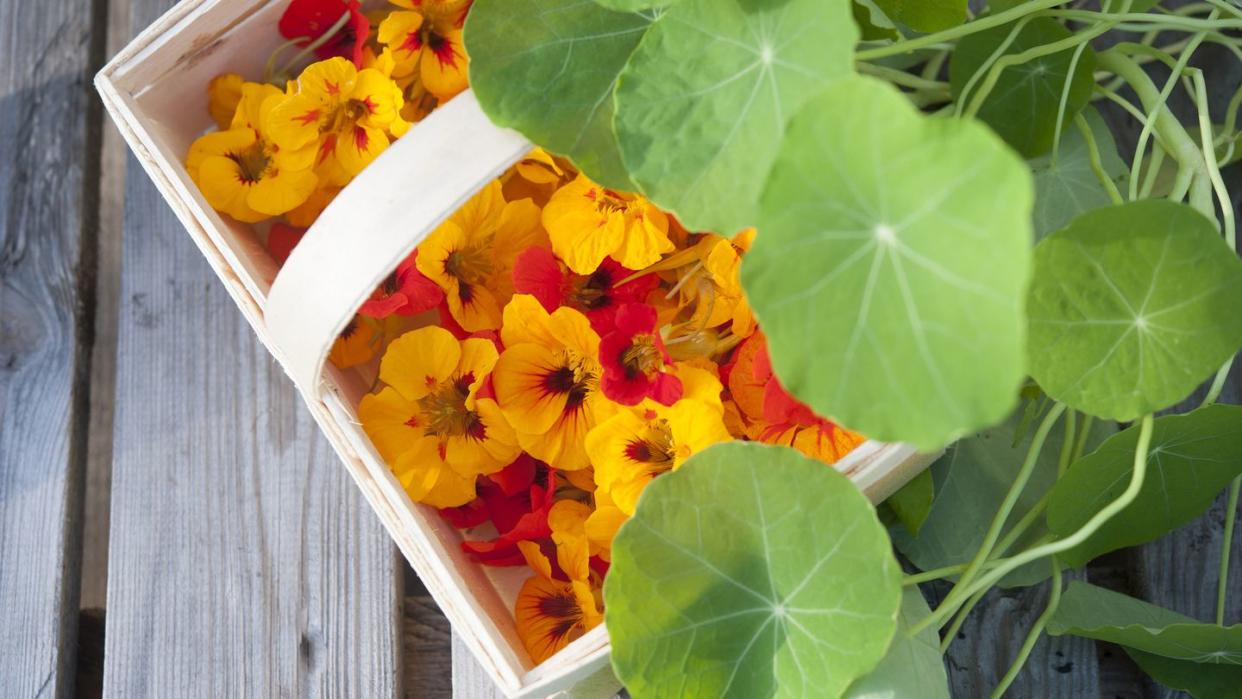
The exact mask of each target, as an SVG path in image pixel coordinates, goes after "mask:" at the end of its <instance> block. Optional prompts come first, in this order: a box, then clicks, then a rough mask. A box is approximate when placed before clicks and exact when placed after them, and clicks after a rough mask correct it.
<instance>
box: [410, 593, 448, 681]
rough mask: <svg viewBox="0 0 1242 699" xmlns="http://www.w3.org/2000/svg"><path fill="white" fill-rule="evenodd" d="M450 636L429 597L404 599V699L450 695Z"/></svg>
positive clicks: (441, 614)
mask: <svg viewBox="0 0 1242 699" xmlns="http://www.w3.org/2000/svg"><path fill="white" fill-rule="evenodd" d="M410 574H411V575H412V574H413V573H410ZM451 637H452V633H451V630H450V628H449V622H448V619H447V618H446V617H445V616H444V614H443V613H441V612H440V608H439V607H437V606H436V602H435V600H433V599H432V598H431V596H430V595H428V594H426V592H424V593H423V594H420V595H415V596H407V597H406V598H405V614H404V623H403V639H402V640H403V648H402V650H403V660H404V672H405V696H406V697H407V699H450V697H452V696H453V656H452V652H451V651H450V646H451Z"/></svg>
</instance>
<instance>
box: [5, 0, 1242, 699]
mask: <svg viewBox="0 0 1242 699" xmlns="http://www.w3.org/2000/svg"><path fill="white" fill-rule="evenodd" d="M171 4H172V0H40V1H39V2H30V0H0V696H3V697H10V696H12V697H36V696H75V695H76V696H96V695H99V694H101V693H103V692H104V691H105V690H106V693H107V694H108V695H109V696H116V697H127V698H128V697H143V696H158V697H164V696H205V695H208V696H234V695H255V696H269V695H280V696H285V695H316V696H318V695H349V696H368V697H371V696H377V697H378V696H393V695H396V694H398V693H400V694H402V695H404V696H407V697H433V698H440V697H446V698H447V697H450V696H458V697H470V698H475V697H478V698H481V699H491V697H493V696H498V695H497V694H496V692H495V688H494V687H492V686H490V684H489V683H488V681H487V679H486V678H485V677H484V676H483V675H482V673H481V670H480V669H479V668H478V666H477V664H476V663H475V662H474V661H473V658H471V657H470V656H469V654H468V652H466V651H464V649H463V648H462V647H461V646H460V645H459V644H457V643H455V642H453V641H452V636H451V633H450V631H449V629H448V626H447V624H446V622H445V620H444V618H443V616H442V615H440V614H439V612H438V610H437V609H436V608H435V605H434V603H433V602H432V601H431V600H430V598H429V597H428V596H427V595H426V592H425V590H423V589H422V588H421V586H420V585H419V583H418V581H417V580H416V579H415V578H414V576H413V574H412V573H411V572H410V571H408V569H406V568H405V566H404V563H403V562H402V561H401V560H400V557H399V556H398V555H397V554H396V553H395V552H394V549H393V547H392V545H391V544H390V543H389V541H388V539H387V537H386V535H385V534H384V532H383V531H382V530H381V528H380V527H379V525H378V522H377V521H376V520H375V518H374V517H373V516H372V515H371V513H370V512H369V511H368V510H367V508H366V505H365V503H364V502H363V501H362V499H361V498H360V497H359V495H358V494H357V493H356V492H355V490H354V488H353V486H352V484H351V483H350V482H349V479H348V478H347V477H346V475H345V473H344V471H343V470H342V468H341V467H340V466H339V464H338V463H337V462H336V460H335V457H334V456H333V455H332V454H331V453H330V451H329V450H328V448H327V446H326V444H325V443H324V441H323V440H322V438H320V437H319V436H318V434H317V433H316V431H315V429H314V426H313V424H312V422H311V420H310V419H309V417H308V416H307V414H306V412H305V410H304V409H303V408H302V406H301V405H300V404H299V403H298V401H297V399H296V396H295V393H294V391H293V389H292V386H291V385H290V384H289V382H288V381H287V380H286V379H285V378H284V377H283V375H282V374H281V372H280V370H279V368H278V367H276V365H275V364H274V363H273V362H272V361H271V360H270V358H268V356H267V355H266V354H265V352H264V351H263V349H262V347H261V346H260V345H259V344H258V343H257V341H255V340H254V338H253V337H251V335H250V332H249V329H248V328H247V326H246V325H245V322H244V321H243V320H242V318H241V316H240V314H239V313H238V312H237V311H236V309H234V308H233V307H232V305H231V303H230V302H229V300H228V299H227V296H226V295H225V294H224V292H223V291H222V290H221V289H220V288H219V287H218V285H217V283H216V281H215V279H214V278H213V277H212V275H211V273H210V271H209V270H208V268H207V266H206V264H205V263H204V262H203V261H202V260H201V259H200V257H199V255H198V253H197V251H196V250H195V249H194V246H193V245H192V244H191V243H190V241H189V240H188V238H186V236H185V235H184V232H183V231H182V230H181V227H180V224H178V223H177V221H176V220H175V219H174V218H173V216H172V215H171V213H170V212H169V210H168V209H167V207H166V206H165V205H164V204H163V202H162V201H161V200H160V198H159V195H158V194H157V193H156V191H155V190H154V188H153V187H152V186H151V185H150V183H149V182H148V180H147V179H146V176H145V174H144V173H142V172H141V170H139V169H138V168H137V167H136V166H135V165H134V163H133V162H132V161H129V160H128V158H127V155H126V153H125V151H124V147H123V145H122V144H121V142H120V141H119V139H118V138H117V136H116V134H115V132H114V131H112V130H111V128H109V127H106V126H104V123H105V122H104V119H103V117H102V114H101V110H100V108H99V106H98V103H97V101H96V100H95V98H94V95H93V92H92V91H91V89H90V86H89V79H90V76H91V75H92V74H93V73H94V71H95V70H96V69H97V68H98V67H99V66H100V65H102V62H103V60H104V58H105V56H106V55H110V54H111V53H112V52H114V51H116V50H117V49H119V48H120V47H121V46H123V45H124V43H125V42H126V41H127V40H128V39H129V37H130V36H131V35H132V34H133V33H134V32H135V31H136V30H138V29H140V28H141V27H143V26H145V25H146V24H148V23H149V22H150V21H152V20H153V19H154V18H155V17H156V16H157V15H158V13H160V12H161V11H162V10H163V9H165V8H166V7H168V6H170V5H171ZM1199 62H1200V63H1201V64H1205V65H1212V66H1215V67H1216V68H1218V70H1217V71H1216V72H1215V75H1214V78H1215V81H1216V82H1215V83H1214V84H1215V86H1216V90H1217V93H1218V94H1217V95H1216V100H1217V102H1218V104H1223V103H1221V102H1220V99H1221V94H1227V93H1231V92H1232V90H1233V89H1234V87H1235V86H1236V84H1237V82H1238V81H1239V80H1242V69H1240V68H1239V66H1237V65H1236V64H1234V63H1232V62H1231V61H1229V59H1228V58H1227V57H1226V56H1222V55H1220V54H1218V53H1216V52H1215V51H1214V50H1213V49H1212V48H1211V47H1205V49H1204V50H1203V55H1202V57H1201V59H1200V60H1199ZM1222 65H1224V66H1226V67H1225V69H1224V73H1223V74H1222V72H1221V71H1220V70H1219V67H1220V66H1222ZM1179 108H1184V105H1181V106H1179ZM1219 120H1220V119H1219V118H1218V119H1217V121H1219ZM1114 124H1115V126H1116V127H1117V128H1118V130H1119V131H1120V133H1121V135H1122V138H1121V140H1122V142H1123V144H1126V143H1130V144H1132V139H1133V133H1134V127H1133V124H1132V122H1127V121H1126V119H1124V118H1117V119H1115V121H1114ZM1127 139H1129V141H1127ZM1227 178H1228V181H1229V187H1230V189H1231V191H1232V192H1235V193H1237V192H1242V169H1239V168H1236V167H1235V168H1233V169H1232V171H1229V172H1227ZM1237 374H1238V372H1235V376H1234V377H1233V381H1232V382H1231V385H1230V389H1229V391H1228V392H1227V393H1226V399H1227V400H1229V401H1230V402H1239V399H1240V398H1242V395H1240V394H1239V390H1238V388H1239V386H1240V385H1242V382H1240V381H1239V379H1238V376H1237ZM1223 520H1224V510H1223V500H1221V501H1218V502H1217V504H1216V505H1215V506H1214V507H1213V509H1212V510H1211V511H1210V512H1209V513H1208V514H1207V515H1206V516H1205V517H1203V518H1201V519H1200V520H1197V521H1196V522H1193V523H1191V524H1190V525H1187V526H1186V527H1184V528H1183V529H1182V530H1180V531H1178V532H1175V533H1174V534H1172V535H1170V536H1168V537H1166V538H1164V539H1161V540H1160V541H1157V542H1154V543H1152V544H1149V545H1147V546H1144V547H1141V548H1138V549H1134V550H1132V551H1127V552H1122V553H1119V554H1115V555H1111V556H1107V557H1105V558H1103V559H1101V560H1099V561H1097V562H1095V563H1094V564H1093V565H1092V566H1091V567H1090V568H1089V569H1088V570H1087V571H1086V572H1085V573H1082V574H1079V575H1080V576H1081V575H1085V576H1086V577H1087V578H1088V579H1090V580H1091V581H1093V582H1096V583H1098V584H1103V585H1107V586H1109V587H1112V588H1114V589H1119V590H1123V591H1127V592H1130V593H1132V594H1136V595H1139V596H1142V597H1144V598H1146V599H1149V600H1152V601H1154V602H1156V603H1159V604H1163V605H1166V606H1169V607H1171V608H1174V609H1177V610H1178V611H1181V612H1183V613H1187V614H1190V615H1192V616H1195V617H1197V618H1200V619H1210V618H1211V616H1212V613H1213V609H1214V605H1215V594H1216V582H1215V581H1216V560H1217V555H1218V550H1219V545H1220V525H1221V523H1222V522H1223ZM1234 545H1235V553H1234V556H1235V560H1242V536H1239V537H1237V538H1235V542H1234ZM1231 580H1232V582H1231V597H1230V599H1231V609H1230V612H1229V617H1230V619H1231V620H1232V621H1242V562H1239V563H1236V564H1235V566H1234V571H1233V577H1232V579H1231ZM1046 594H1047V592H1046V589H1044V588H1034V589H1030V590H1020V591H1005V592H995V593H993V594H991V595H989V596H988V597H987V598H986V599H985V600H984V602H983V603H982V604H981V605H980V606H979V608H978V609H977V610H976V612H975V613H974V614H973V615H972V617H971V618H970V620H969V621H968V622H967V624H966V625H965V626H964V627H963V629H962V632H961V634H960V636H959V638H958V639H957V640H956V642H955V644H954V646H953V648H952V650H951V651H950V653H949V656H948V663H949V671H950V676H951V680H952V683H953V686H954V690H955V695H956V696H961V697H976V696H983V695H984V694H985V693H986V690H987V689H988V688H990V687H991V686H992V685H994V684H995V682H996V681H997V680H998V679H999V678H1000V676H1001V675H1002V674H1003V673H1004V671H1005V669H1006V667H1007V665H1008V662H1009V659H1010V658H1011V657H1012V654H1013V652H1014V650H1015V649H1016V647H1017V645H1018V644H1019V643H1020V642H1021V637H1022V635H1023V634H1024V633H1025V631H1026V628H1027V626H1028V625H1029V624H1030V622H1031V621H1032V620H1033V619H1034V617H1035V616H1037V615H1038V614H1039V612H1040V610H1041V609H1042V606H1043V603H1044V599H1045V596H1046ZM1009 696H1013V697H1093V696H1108V697H1114V696H1116V697H1126V698H1130V697H1136V698H1137V697H1164V696H1173V693H1170V692H1168V691H1166V690H1163V689H1161V688H1160V687H1158V686H1156V685H1154V684H1153V683H1151V682H1150V681H1149V680H1147V679H1145V678H1143V677H1142V676H1141V674H1140V673H1139V672H1138V671H1137V669H1136V668H1135V667H1134V666H1133V664H1132V663H1130V662H1129V661H1128V659H1126V657H1125V655H1124V653H1122V652H1121V651H1120V650H1119V649H1118V648H1116V647H1113V646H1109V645H1108V644H1095V643H1091V642H1089V641H1084V640H1080V639H1070V638H1062V639H1051V640H1049V639H1045V640H1043V641H1041V642H1040V644H1039V645H1038V646H1037V648H1036V650H1035V652H1034V653H1033V654H1032V658H1031V661H1030V663H1029V665H1028V666H1027V668H1026V670H1024V672H1023V673H1022V675H1021V676H1020V677H1019V679H1018V681H1017V683H1015V685H1014V687H1013V689H1012V690H1011V692H1010V693H1009Z"/></svg>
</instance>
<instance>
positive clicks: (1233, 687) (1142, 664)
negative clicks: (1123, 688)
mask: <svg viewBox="0 0 1242 699" xmlns="http://www.w3.org/2000/svg"><path fill="white" fill-rule="evenodd" d="M1122 650H1124V651H1125V652H1126V655H1128V656H1130V659H1131V660H1133V661H1134V662H1135V664H1136V665H1138V666H1139V668H1140V669H1141V670H1142V671H1143V672H1145V673H1147V674H1148V675H1149V676H1151V678H1152V679H1153V680H1155V681H1157V682H1159V683H1160V684H1162V685H1164V686H1166V687H1169V688H1170V689H1180V690H1182V691H1184V692H1187V693H1189V694H1190V696H1192V697H1194V699H1221V697H1234V698H1236V697H1239V696H1242V665H1218V664H1214V663H1211V662H1201V663H1197V662H1194V661H1193V660H1177V659H1175V658H1166V657H1164V656H1162V655H1156V654H1155V653H1147V652H1144V651H1141V650H1136V649H1134V648H1126V647H1125V646H1122Z"/></svg>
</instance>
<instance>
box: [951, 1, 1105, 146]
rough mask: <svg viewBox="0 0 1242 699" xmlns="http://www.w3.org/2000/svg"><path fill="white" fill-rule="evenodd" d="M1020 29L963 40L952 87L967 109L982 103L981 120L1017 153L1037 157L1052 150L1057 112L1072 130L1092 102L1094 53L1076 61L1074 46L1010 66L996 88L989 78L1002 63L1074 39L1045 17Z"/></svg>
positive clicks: (1083, 54)
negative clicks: (1078, 114)
mask: <svg viewBox="0 0 1242 699" xmlns="http://www.w3.org/2000/svg"><path fill="white" fill-rule="evenodd" d="M1017 26H1018V25H1001V26H999V27H995V28H993V29H987V30H984V31H981V32H976V33H974V34H971V35H969V36H967V37H965V38H963V39H962V40H961V41H960V42H959V43H958V45H957V49H956V50H955V51H954V52H953V58H952V61H951V63H950V65H949V84H950V87H951V88H952V90H953V96H954V98H955V99H956V100H958V101H959V102H960V103H962V104H964V105H967V106H966V109H967V110H973V109H974V104H975V103H976V102H977V101H978V100H982V102H981V103H980V105H979V107H978V109H977V116H978V117H979V118H980V119H982V120H983V121H985V122H986V123H987V124H988V126H991V127H992V128H993V129H995V130H996V133H998V134H1000V135H1001V137H1002V138H1004V139H1005V141H1006V142H1007V143H1009V145H1011V146H1013V147H1014V148H1015V149H1017V150H1018V152H1020V153H1022V154H1023V155H1025V156H1027V157H1035V156H1038V155H1043V154H1044V153H1047V152H1048V151H1049V150H1051V148H1052V142H1053V140H1054V138H1055V137H1056V134H1057V125H1058V114H1062V115H1063V116H1062V118H1061V119H1060V121H1059V123H1060V124H1061V126H1062V128H1064V127H1066V126H1072V125H1073V120H1074V115H1075V114H1077V113H1078V111H1079V110H1081V109H1082V108H1083V107H1084V106H1086V104H1087V102H1088V101H1089V100H1090V99H1091V89H1092V85H1093V78H1092V73H1093V71H1094V69H1095V52H1094V50H1092V49H1091V47H1090V46H1089V45H1087V46H1086V48H1085V49H1083V50H1082V51H1080V52H1077V54H1078V55H1077V58H1076V59H1075V55H1076V52H1075V49H1073V48H1067V49H1065V50H1063V51H1058V52H1056V53H1051V54H1049V55H1044V56H1039V57H1037V58H1033V59H1031V60H1030V61H1026V62H1024V63H1022V64H1020V65H1016V66H1008V67H1005V68H1004V70H1003V71H1001V72H1000V74H999V77H998V78H996V80H995V84H994V85H992V84H990V81H989V80H988V77H987V74H988V72H989V71H990V70H991V69H992V66H993V65H995V64H996V63H997V61H998V60H1001V61H1003V60H1006V58H1007V57H1011V56H1014V55H1016V54H1021V53H1022V52H1024V51H1029V50H1035V49H1039V47H1042V46H1046V45H1048V44H1051V43H1053V42H1056V41H1061V40H1063V39H1068V38H1070V37H1071V36H1073V35H1072V34H1071V33H1070V31H1069V30H1068V29H1066V28H1065V27H1063V26H1062V25H1061V24H1060V23H1058V22H1056V21H1055V20H1052V19H1049V18H1046V17H1040V18H1036V19H1032V20H1030V21H1029V22H1027V23H1026V24H1025V25H1024V26H1022V27H1021V29H1020V30H1019V29H1017ZM1015 31H1016V33H1015ZM998 52H999V58H998ZM1071 70H1072V71H1073V72H1072V73H1071ZM976 76H978V77H976ZM1067 82H1068V87H1067V88H1066V83H1067ZM1063 92H1065V93H1066V94H1065V96H1066V99H1065V101H1064V104H1065V110H1064V112H1062V111H1061V105H1062V93H1063Z"/></svg>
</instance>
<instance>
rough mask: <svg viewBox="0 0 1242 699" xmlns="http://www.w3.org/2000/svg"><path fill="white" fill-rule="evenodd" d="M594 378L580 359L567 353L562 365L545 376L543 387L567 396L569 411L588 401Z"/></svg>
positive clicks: (567, 408)
mask: <svg viewBox="0 0 1242 699" xmlns="http://www.w3.org/2000/svg"><path fill="white" fill-rule="evenodd" d="M594 380H595V375H594V374H593V373H591V372H590V371H587V370H586V369H585V368H584V367H583V366H582V362H581V361H580V360H578V359H576V358H574V357H571V356H568V353H566V356H565V357H563V358H562V360H561V362H560V366H559V367H558V368H556V369H554V370H552V371H551V372H549V373H548V374H547V375H546V376H544V379H543V388H544V390H545V391H547V392H548V393H551V394H554V395H564V396H566V400H565V412H567V413H568V412H571V411H574V410H577V409H578V408H579V407H581V406H582V404H583V403H585V402H586V399H587V396H588V395H590V393H591V382H592V381H594Z"/></svg>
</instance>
